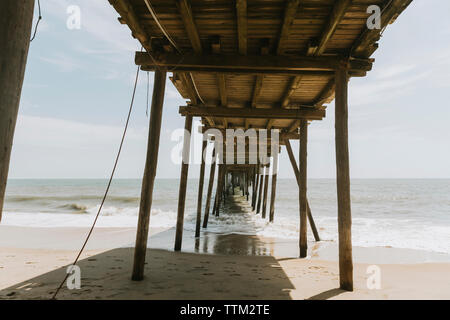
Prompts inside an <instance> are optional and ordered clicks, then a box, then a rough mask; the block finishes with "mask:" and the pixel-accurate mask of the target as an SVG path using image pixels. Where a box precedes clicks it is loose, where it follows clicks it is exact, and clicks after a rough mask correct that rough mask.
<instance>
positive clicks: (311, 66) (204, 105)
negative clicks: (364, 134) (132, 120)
mask: <svg viewBox="0 0 450 320" xmlns="http://www.w3.org/2000/svg"><path fill="white" fill-rule="evenodd" d="M411 1H412V0H392V1H391V0H377V1H371V2H370V5H373V4H376V5H379V7H380V11H381V12H382V15H381V27H382V28H381V29H369V28H368V27H367V24H366V22H367V20H368V18H369V16H370V14H369V13H368V12H367V7H368V5H369V4H368V3H367V2H366V1H356V0H355V1H352V0H335V1H332V0H318V1H301V0H271V1H262V0H233V1H225V0H214V1H211V0H208V1H206V0H195V1H194V0H171V1H167V0H132V1H127V0H109V2H110V3H111V4H112V5H113V6H114V8H115V9H116V11H117V12H118V13H119V14H120V18H119V21H120V22H121V23H123V24H127V25H128V27H129V28H130V30H131V32H132V35H133V36H134V37H135V38H136V39H138V40H139V41H140V43H141V44H142V46H143V47H144V48H145V50H146V52H137V53H136V58H135V62H136V64H137V65H140V66H141V70H145V71H154V72H155V86H154V97H156V98H157V97H158V96H160V95H162V93H163V92H164V87H163V86H164V85H163V84H162V82H161V81H157V80H158V77H161V74H165V73H166V72H167V71H169V72H172V76H171V77H170V80H171V81H172V83H173V84H174V85H175V87H176V88H177V90H178V91H179V93H180V94H181V96H182V97H183V98H185V99H187V100H188V103H187V105H186V106H181V107H180V108H179V113H180V114H181V115H182V116H184V117H185V118H186V125H185V129H186V131H185V132H186V137H185V140H184V149H183V163H182V166H181V177H180V189H179V202H178V220H177V229H176V239H175V250H176V251H179V250H181V249H182V236H183V221H184V213H185V198H186V187H187V176H188V169H189V161H188V159H189V146H190V142H189V140H190V134H189V133H190V132H191V130H192V119H193V118H194V117H198V118H200V119H201V123H202V128H201V130H202V133H203V138H204V141H205V142H204V143H203V150H205V148H206V146H207V142H206V141H211V142H212V143H214V146H215V153H214V155H213V159H214V160H215V161H214V163H213V164H212V165H211V167H210V182H209V185H208V188H207V195H206V199H205V211H204V218H203V223H202V221H201V218H202V202H203V181H204V175H205V171H206V170H205V162H204V160H203V162H202V165H201V170H200V177H199V181H200V184H199V190H198V192H199V193H198V206H197V223H196V236H200V232H201V228H200V225H202V226H203V228H207V226H208V218H209V216H210V215H211V214H213V215H219V214H220V208H221V206H222V205H223V202H224V200H225V199H226V198H227V196H228V195H229V192H230V190H231V193H232V194H234V193H236V192H237V191H236V190H240V192H242V196H243V197H245V198H246V199H247V198H249V203H250V206H251V207H252V209H254V210H255V212H256V213H261V217H262V218H266V217H268V219H269V220H270V221H273V220H274V219H276V212H275V201H276V186H277V167H278V155H279V152H280V151H281V149H282V146H285V148H286V150H287V153H288V155H289V159H290V161H291V164H292V166H293V169H294V170H293V171H294V175H295V178H296V180H297V182H298V186H299V208H300V212H299V215H300V234H299V256H300V258H304V257H306V256H307V254H308V248H307V243H308V239H307V226H308V221H309V224H310V226H311V228H312V231H313V234H314V237H315V240H317V241H318V240H320V236H319V234H318V232H317V228H316V225H315V223H314V219H313V213H312V212H313V210H312V209H311V207H310V205H309V203H308V186H307V181H308V180H307V171H308V170H307V154H308V150H307V145H308V127H309V125H311V123H312V122H313V121H315V120H321V119H323V118H324V117H325V115H326V104H328V103H330V102H331V101H332V100H333V99H334V98H336V100H335V122H336V123H335V137H336V169H337V193H338V203H337V220H338V226H339V228H338V230H339V268H340V287H341V288H342V289H345V290H353V264H352V244H351V203H350V171H349V154H348V82H349V80H350V78H351V77H363V76H365V75H366V74H367V72H368V71H370V70H371V69H372V64H373V62H374V59H372V58H371V55H372V54H373V52H374V51H375V50H376V49H377V48H378V43H377V41H378V40H379V39H380V37H381V30H384V28H385V27H386V26H387V25H388V24H390V23H392V22H393V21H394V20H395V19H396V17H397V16H398V15H399V14H400V13H401V12H402V11H403V10H404V9H405V8H406V7H407V6H408V5H409V4H410V3H411ZM161 104H162V102H161V101H159V100H158V102H154V103H153V104H152V108H156V109H157V110H158V112H155V113H156V115H153V113H152V116H151V119H150V127H151V134H150V135H151V137H149V147H148V148H149V151H148V156H147V162H146V169H145V173H144V181H143V194H142V195H143V197H145V198H148V199H143V200H141V204H142V205H141V207H142V208H141V211H140V216H139V218H140V219H139V224H138V237H137V238H136V255H135V266H134V271H133V279H135V280H141V279H142V278H143V270H144V261H145V257H143V255H144V254H145V251H143V250H142V248H144V247H145V246H146V241H147V240H146V237H145V234H147V232H148V221H149V214H150V210H149V209H150V208H149V206H151V190H152V189H153V184H154V178H153V177H154V175H155V171H156V158H155V157H154V156H153V155H155V154H157V148H158V143H157V142H156V141H154V140H155V139H156V140H157V139H158V137H159V132H155V130H152V128H159V125H158V123H160V121H161V120H160V119H161V118H160V116H159V110H160V109H161ZM230 129H232V130H243V131H245V132H246V133H247V132H248V130H249V129H253V130H256V131H257V132H258V134H259V133H260V132H261V130H266V131H269V132H270V133H271V135H277V136H278V139H275V138H273V137H272V136H270V137H269V136H267V137H265V138H264V139H263V144H264V145H265V146H266V147H268V148H266V149H264V148H263V150H262V151H261V148H260V147H261V139H260V136H258V148H257V149H256V152H255V151H254V150H255V149H253V151H252V147H254V145H255V142H254V141H252V140H251V138H250V135H249V136H245V137H244V139H245V143H244V145H245V148H246V149H245V151H244V152H243V153H241V156H240V157H236V156H235V155H233V156H232V157H230V152H229V150H233V148H235V137H234V136H232V137H231V138H230V137H228V136H226V138H223V135H221V139H218V135H212V134H210V133H209V132H211V130H215V132H221V133H222V132H228V130H230ZM292 139H298V140H299V142H300V143H299V144H300V148H299V154H298V156H299V164H298V165H297V163H296V161H295V156H294V153H293V150H292V148H291V144H290V140H292ZM150 140H152V141H153V142H152V143H150ZM228 148H231V149H228ZM150 149H151V150H150ZM227 156H228V157H227ZM255 156H256V157H255ZM230 158H231V161H230ZM254 158H256V159H257V160H256V162H255V161H250V160H251V159H254ZM216 166H217V169H216ZM215 171H217V172H218V174H217V181H216V182H215V181H214V176H215ZM269 180H270V181H271V183H270V184H269ZM214 182H215V184H216V188H215V190H216V192H215V194H213V185H214ZM269 188H270V198H269ZM144 190H145V192H144ZM250 190H251V191H250ZM250 194H251V199H250ZM211 204H213V205H211Z"/></svg>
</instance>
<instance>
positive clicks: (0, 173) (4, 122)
mask: <svg viewBox="0 0 450 320" xmlns="http://www.w3.org/2000/svg"><path fill="white" fill-rule="evenodd" d="M33 10H34V0H29V1H25V0H15V1H0V48H2V49H1V51H0V66H1V72H0V221H1V219H2V211H3V201H4V198H5V190H6V182H7V180H8V171H9V161H10V159H11V149H12V144H13V137H14V130H15V128H16V121H17V113H18V111H19V104H20V96H21V93H22V84H23V79H24V75H25V67H26V64H27V57H28V48H29V46H30V36H31V25H32V22H33Z"/></svg>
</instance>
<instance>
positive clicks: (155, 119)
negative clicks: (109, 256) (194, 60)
mask: <svg viewBox="0 0 450 320" xmlns="http://www.w3.org/2000/svg"><path fill="white" fill-rule="evenodd" d="M166 76H167V73H166V71H162V70H157V71H156V72H155V76H154V77H155V78H154V84H153V96H152V106H151V111H150V124H149V131H148V143H147V158H146V160H145V169H144V177H143V179H142V189H141V202H140V205H139V218H138V226H137V232H136V246H135V250H134V265H133V274H132V279H133V280H135V281H140V280H142V279H143V278H144V265H145V253H146V251H147V239H148V228H149V223H150V212H151V208H152V200H153V186H154V183H155V176H156V168H157V163H158V149H159V137H160V133H161V118H162V110H163V103H164V93H165V88H166Z"/></svg>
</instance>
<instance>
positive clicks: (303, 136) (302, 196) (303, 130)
mask: <svg viewBox="0 0 450 320" xmlns="http://www.w3.org/2000/svg"><path fill="white" fill-rule="evenodd" d="M307 148H308V122H307V121H306V120H302V121H301V123H300V148H299V149H300V156H299V162H300V164H299V165H300V168H299V173H300V187H299V204H300V241H299V245H300V258H305V257H306V256H307V252H308V238H307V229H306V227H307V223H308V222H307V216H308V214H307V212H308V209H307V207H308V206H307V192H306V190H307V170H306V169H307V162H306V161H307V150H308V149H307Z"/></svg>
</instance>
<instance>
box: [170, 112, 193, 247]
mask: <svg viewBox="0 0 450 320" xmlns="http://www.w3.org/2000/svg"><path fill="white" fill-rule="evenodd" d="M184 130H185V131H184V132H185V135H184V141H183V160H182V163H181V177H180V191H179V193H178V214H177V225H176V231H175V248H174V249H175V251H180V250H181V243H182V241H183V225H184V209H185V203H186V187H187V178H188V170H189V153H190V145H191V141H190V140H191V131H192V116H190V115H186V120H185V124H184Z"/></svg>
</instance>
